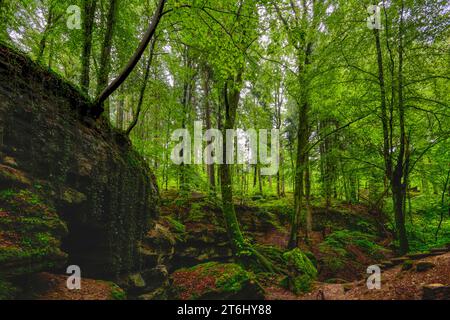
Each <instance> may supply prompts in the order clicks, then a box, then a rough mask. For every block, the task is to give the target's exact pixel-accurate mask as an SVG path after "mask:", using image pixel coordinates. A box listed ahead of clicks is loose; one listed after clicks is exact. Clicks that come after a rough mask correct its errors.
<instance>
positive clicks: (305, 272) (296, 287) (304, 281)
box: [283, 248, 317, 294]
mask: <svg viewBox="0 0 450 320" xmlns="http://www.w3.org/2000/svg"><path fill="white" fill-rule="evenodd" d="M283 258H284V260H285V261H286V265H287V266H288V270H289V273H290V275H289V277H287V278H286V280H285V281H284V284H285V286H287V287H289V289H290V290H292V291H293V292H294V293H295V294H299V293H302V292H308V291H309V290H310V289H311V285H312V283H313V282H314V280H315V279H316V277H317V269H316V267H315V266H314V264H313V263H312V262H311V260H310V259H309V258H308V256H307V255H306V254H305V253H303V252H302V251H301V250H300V249H298V248H296V249H293V250H291V251H288V252H286V253H284V254H283Z"/></svg>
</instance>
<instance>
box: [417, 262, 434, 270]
mask: <svg viewBox="0 0 450 320" xmlns="http://www.w3.org/2000/svg"><path fill="white" fill-rule="evenodd" d="M435 266H436V265H435V264H434V263H432V262H427V261H420V262H418V263H417V264H416V271H417V272H424V271H428V270H430V269H432V268H434V267H435Z"/></svg>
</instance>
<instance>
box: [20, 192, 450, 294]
mask: <svg viewBox="0 0 450 320" xmlns="http://www.w3.org/2000/svg"><path fill="white" fill-rule="evenodd" d="M288 203H289V201H287V200H286V199H284V200H282V201H280V200H276V199H261V200H258V201H245V202H244V201H241V200H238V201H236V211H237V215H238V218H239V220H240V224H241V226H242V229H243V231H244V233H245V234H246V236H247V237H248V238H250V239H251V241H252V242H253V243H254V245H255V246H257V247H258V248H260V249H262V250H267V249H268V248H270V250H272V249H274V248H275V250H278V251H279V252H284V251H285V249H284V248H286V247H287V240H288V236H289V232H288V230H289V228H288V218H287V217H288V215H289V210H290V209H289V205H288ZM160 209H161V220H160V221H159V223H161V224H162V225H163V226H164V227H165V228H167V230H170V232H171V233H173V236H174V237H175V238H176V239H177V245H176V247H175V256H174V257H173V260H172V262H171V265H170V267H169V272H170V273H173V272H175V271H176V270H179V269H180V268H190V267H193V266H196V265H199V264H202V263H206V262H211V261H218V262H233V260H234V259H233V257H232V255H230V253H229V250H227V236H226V231H225V229H224V228H223V222H221V210H220V204H218V203H216V202H215V201H214V200H211V199H210V198H208V197H206V196H204V195H202V194H198V193H195V194H193V195H192V196H191V197H188V198H187V199H186V198H185V199H180V198H179V197H178V195H177V194H175V193H173V194H169V195H168V194H165V195H163V201H162V204H161V208H160ZM314 217H315V225H314V226H315V231H313V232H312V233H311V234H310V235H309V239H308V241H305V236H304V235H303V234H300V240H301V241H300V244H299V248H300V249H301V251H302V252H308V253H309V254H311V255H312V256H313V257H314V259H315V263H316V265H317V270H318V276H317V280H316V281H315V282H314V283H313V285H312V287H311V290H310V291H309V292H308V293H303V294H298V295H296V294H294V293H293V292H292V291H291V290H289V289H287V288H286V287H285V286H283V285H282V284H281V282H280V277H279V275H276V274H271V275H267V274H262V275H259V274H257V278H258V282H259V284H260V285H261V287H262V288H263V289H264V299H266V300H418V299H421V298H422V293H423V287H424V286H425V285H431V284H442V285H445V286H449V285H450V247H448V248H445V250H447V251H445V250H444V251H442V250H439V251H438V252H434V253H430V256H426V257H420V256H415V257H414V258H410V257H404V258H403V260H402V258H400V260H401V261H397V262H396V263H391V262H392V261H395V260H396V259H397V260H398V259H399V258H398V257H397V258H396V257H395V256H396V255H395V253H394V252H393V251H392V239H391V238H390V237H389V236H385V237H379V236H374V235H373V234H376V233H377V232H376V231H375V229H376V227H374V226H373V217H371V215H370V214H369V213H368V211H367V210H366V208H365V207H364V206H361V205H347V204H336V205H335V206H334V207H333V208H332V209H330V210H328V209H327V210H326V211H324V210H323V208H321V207H316V208H315V211H314ZM356 229H357V230H358V231H357V230H356ZM270 250H269V251H266V252H270ZM263 252H264V251H263ZM272 252H273V251H272ZM373 252H375V253H376V254H372V253H373ZM405 261H408V262H409V264H410V265H409V267H408V268H405ZM336 262H340V264H337V265H336ZM375 264H378V265H381V266H380V268H381V271H382V274H381V289H379V290H369V289H368V288H367V284H366V278H367V277H368V274H367V273H366V269H367V267H368V266H371V265H375ZM422 264H425V265H428V266H429V268H427V269H426V270H423V271H418V268H417V265H422ZM66 281H67V275H55V274H50V273H41V274H38V275H35V276H34V277H33V278H31V279H29V283H30V292H31V294H30V295H29V298H30V299H38V300H41V299H42V300H111V299H124V298H125V293H124V292H123V291H122V290H121V289H120V288H119V287H117V286H115V285H114V284H112V283H111V282H105V281H99V280H93V279H84V278H83V279H82V288H81V290H68V289H67V287H66Z"/></svg>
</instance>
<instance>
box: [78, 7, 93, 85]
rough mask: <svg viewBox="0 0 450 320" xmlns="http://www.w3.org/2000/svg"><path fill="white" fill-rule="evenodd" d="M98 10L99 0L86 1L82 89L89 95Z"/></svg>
mask: <svg viewBox="0 0 450 320" xmlns="http://www.w3.org/2000/svg"><path fill="white" fill-rule="evenodd" d="M96 8H97V0H85V2H84V11H83V31H84V32H83V36H84V43H83V52H82V55H81V80H80V82H81V87H82V88H83V90H84V92H85V93H89V85H90V77H89V71H90V61H91V53H92V32H93V30H94V18H95V11H96Z"/></svg>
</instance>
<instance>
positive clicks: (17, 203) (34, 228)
mask: <svg viewBox="0 0 450 320" xmlns="http://www.w3.org/2000/svg"><path fill="white" fill-rule="evenodd" d="M0 84H1V85H0V194H1V197H0V278H2V277H7V276H8V277H9V276H10V275H12V274H13V273H14V274H17V273H22V272H24V271H22V269H18V266H22V265H23V264H26V266H27V268H28V269H29V271H30V272H36V271H49V269H57V268H59V267H61V264H62V265H69V264H74V265H78V266H80V267H81V270H82V272H83V275H85V276H90V277H100V278H107V279H111V278H118V277H119V275H123V274H130V273H133V272H136V271H140V270H144V267H146V268H148V269H151V268H155V267H156V266H157V265H158V264H159V262H160V261H156V260H155V261H151V260H149V259H150V258H149V257H148V255H145V254H143V253H145V250H144V251H143V248H142V244H143V243H144V242H145V239H146V237H147V236H148V233H149V230H152V228H154V221H155V220H156V219H157V206H156V204H157V197H158V190H157V186H156V182H155V178H154V177H153V175H152V173H151V172H150V170H149V168H148V166H147V165H146V164H145V162H144V161H143V159H142V158H141V157H140V156H139V155H138V154H137V153H136V152H135V151H134V150H133V148H132V146H131V143H130V141H129V140H128V138H127V137H125V136H124V135H123V134H122V133H120V132H116V131H115V130H113V129H112V128H111V127H110V126H109V124H108V123H107V121H106V120H104V119H102V118H100V119H98V120H94V119H93V118H92V117H91V116H90V115H89V110H90V107H91V104H90V102H89V100H88V99H87V98H85V97H83V95H82V94H80V93H79V92H78V91H77V90H76V89H75V88H74V87H72V86H71V85H69V84H67V83H66V82H64V81H63V80H62V79H60V78H59V77H58V76H56V75H55V74H52V73H50V72H48V71H44V70H42V69H41V68H40V67H38V66H37V65H36V64H34V63H33V62H31V61H30V60H29V59H27V58H25V57H23V56H22V55H20V54H17V53H15V52H13V51H12V50H10V49H8V48H5V47H0ZM18 230H19V231H18ZM144 258H146V259H147V260H145V259H144ZM42 261H44V262H45V263H42ZM56 262H58V263H56ZM49 264H51V265H49ZM144 264H145V265H144Z"/></svg>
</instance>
